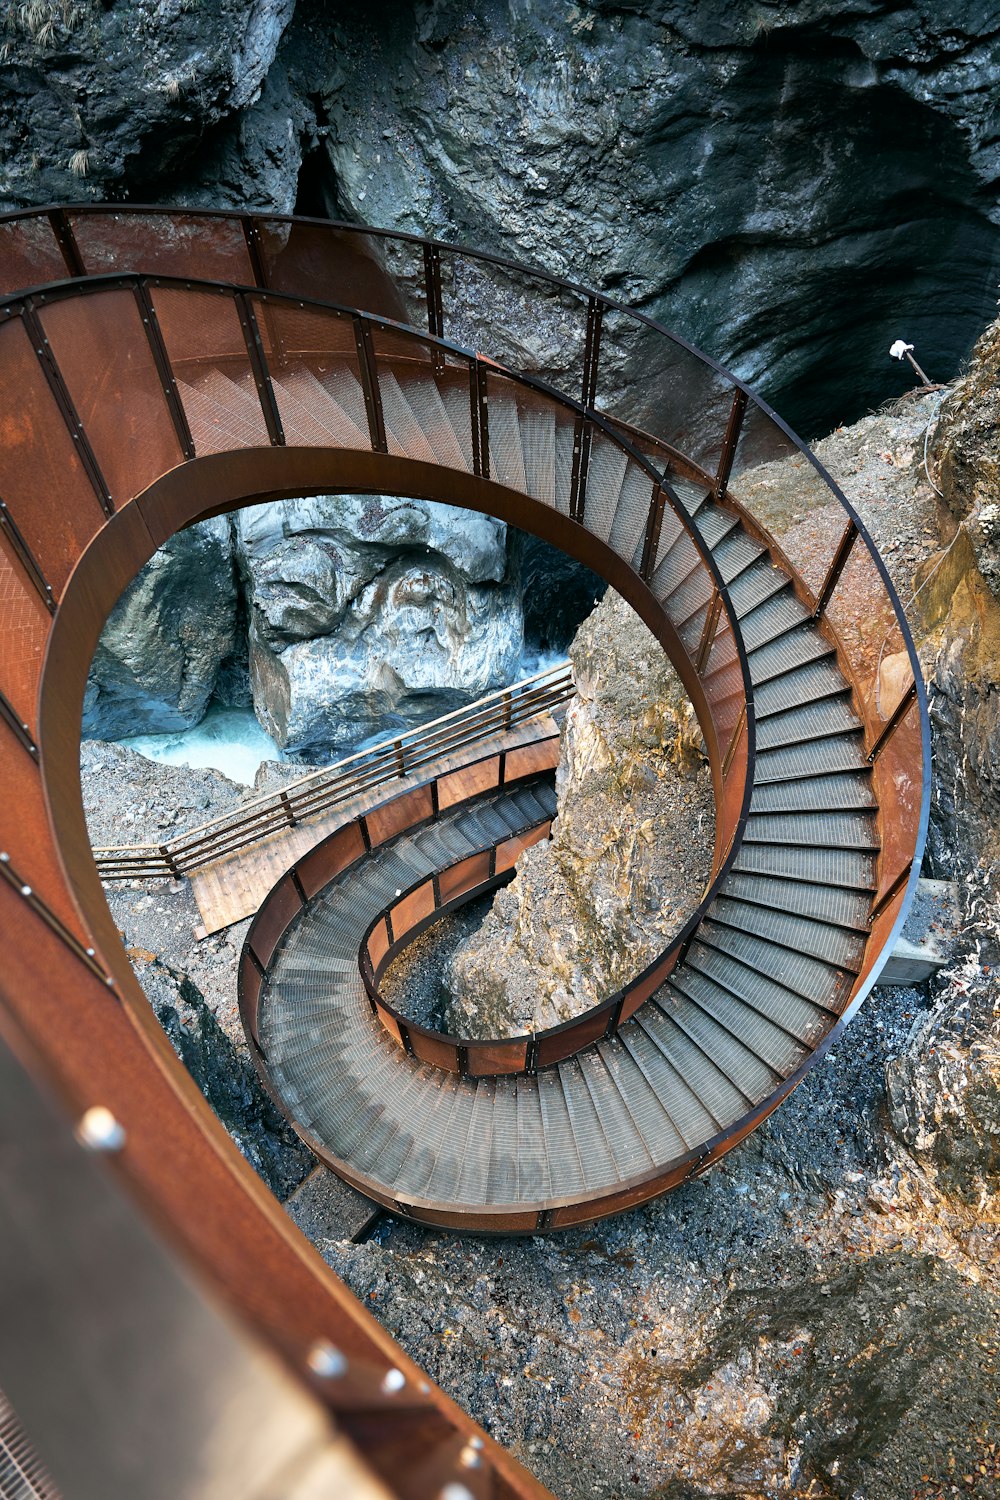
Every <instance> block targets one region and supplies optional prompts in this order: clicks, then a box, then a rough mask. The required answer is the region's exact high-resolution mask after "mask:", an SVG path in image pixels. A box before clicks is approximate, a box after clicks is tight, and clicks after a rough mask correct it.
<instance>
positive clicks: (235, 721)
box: [121, 708, 284, 786]
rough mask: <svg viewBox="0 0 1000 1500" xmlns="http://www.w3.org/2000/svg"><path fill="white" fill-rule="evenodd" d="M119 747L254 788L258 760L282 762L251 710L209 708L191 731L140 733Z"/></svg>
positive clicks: (280, 756)
mask: <svg viewBox="0 0 1000 1500" xmlns="http://www.w3.org/2000/svg"><path fill="white" fill-rule="evenodd" d="M121 744H123V745H127V746H128V748H129V749H130V750H136V751H138V753H139V754H140V755H146V756H148V757H149V759H150V760H159V761H164V762H166V764H167V765H171V766H192V767H195V768H198V769H206V768H207V769H210V770H214V771H221V772H222V773H223V775H224V776H228V777H229V779H230V780H231V781H238V782H240V783H241V784H242V785H244V786H253V783H254V778H255V776H256V775H257V770H258V767H259V766H260V763H261V761H264V760H283V759H284V756H283V755H282V752H281V751H280V750H279V749H278V746H277V745H276V744H275V743H274V741H273V740H272V739H271V737H270V735H268V734H266V733H265V731H264V730H263V729H261V727H260V725H259V724H258V723H257V720H256V718H255V717H254V713H253V709H250V708H210V709H209V710H208V713H207V714H206V715H205V717H204V718H203V719H202V721H201V723H200V724H196V725H195V727H194V728H193V729H180V730H175V731H174V732H173V733H170V734H139V735H135V736H133V737H132V738H129V739H124V740H122V741H121Z"/></svg>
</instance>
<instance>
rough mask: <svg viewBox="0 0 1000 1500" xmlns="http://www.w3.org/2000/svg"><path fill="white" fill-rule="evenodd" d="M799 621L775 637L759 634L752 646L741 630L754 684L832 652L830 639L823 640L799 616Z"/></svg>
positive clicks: (755, 685) (830, 654) (829, 654)
mask: <svg viewBox="0 0 1000 1500" xmlns="http://www.w3.org/2000/svg"><path fill="white" fill-rule="evenodd" d="M803 613H804V611H803ZM798 623H799V625H800V627H801V628H800V629H796V630H792V631H790V632H789V633H787V634H781V635H780V636H775V637H774V638H767V637H765V636H762V637H761V639H760V640H759V641H757V642H755V643H754V645H753V646H751V645H750V643H749V641H747V639H746V635H745V633H744V637H743V639H744V642H745V643H746V645H747V651H748V654H749V657H750V676H751V679H752V680H753V684H754V687H755V688H756V687H757V686H759V685H760V684H762V683H765V682H770V681H771V680H772V678H775V677H780V676H781V675H782V674H783V673H785V672H791V671H794V670H795V669H796V668H797V667H802V666H805V665H806V664H807V663H808V662H813V661H819V660H820V659H821V658H822V657H828V656H833V655H835V653H834V650H833V647H832V646H831V645H830V643H829V641H826V640H824V639H823V637H822V636H821V635H820V633H819V631H818V630H816V629H815V627H814V626H813V625H812V624H811V623H809V622H808V621H806V620H801V619H800V621H799V622H798Z"/></svg>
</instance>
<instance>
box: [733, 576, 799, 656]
mask: <svg viewBox="0 0 1000 1500" xmlns="http://www.w3.org/2000/svg"><path fill="white" fill-rule="evenodd" d="M809 618H810V617H809V613H808V611H807V610H806V608H805V606H804V605H802V604H800V603H799V601H798V599H796V597H795V595H794V594H793V593H792V592H791V590H790V589H786V590H785V591H784V593H781V594H777V595H775V597H774V598H773V599H766V600H765V601H764V603H763V604H758V605H757V607H756V609H752V610H750V611H749V613H748V614H746V615H745V616H743V617H741V620H740V630H741V632H742V635H743V644H744V645H745V646H746V648H747V651H748V652H750V651H757V650H759V648H760V647H761V646H764V645H767V644H769V643H770V642H772V641H774V640H777V638H778V637H779V636H781V635H784V634H785V633H786V632H787V631H791V630H793V629H794V628H795V627H796V626H797V625H804V624H805V623H806V622H807V621H808V620H809Z"/></svg>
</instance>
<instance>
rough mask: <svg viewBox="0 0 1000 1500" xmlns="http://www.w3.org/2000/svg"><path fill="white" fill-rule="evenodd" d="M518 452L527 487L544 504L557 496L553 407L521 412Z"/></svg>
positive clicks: (550, 503)
mask: <svg viewBox="0 0 1000 1500" xmlns="http://www.w3.org/2000/svg"><path fill="white" fill-rule="evenodd" d="M521 452H522V455H523V459H524V478H525V484H526V487H527V491H528V494H529V495H532V496H533V497H534V498H535V499H536V500H540V501H541V502H542V504H543V505H549V506H552V505H555V499H556V417H555V411H554V410H553V409H552V407H547V406H540V407H534V406H532V407H528V408H527V409H526V410H524V411H522V412H521Z"/></svg>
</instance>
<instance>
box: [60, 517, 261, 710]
mask: <svg viewBox="0 0 1000 1500" xmlns="http://www.w3.org/2000/svg"><path fill="white" fill-rule="evenodd" d="M236 605H237V600H236V578H235V573H234V568H233V556H232V547H231V544H230V535H229V521H228V518H227V517H225V516H220V517H217V518H216V519H214V520H211V521H203V522H202V523H201V525H199V526H194V527H192V528H191V529H190V530H188V531H180V532H178V533H177V534H176V535H175V536H173V537H171V538H170V540H169V541H168V542H166V543H165V544H164V546H163V547H161V548H160V549H159V551H158V552H157V553H156V554H155V555H154V556H153V557H152V558H151V559H150V561H149V562H148V563H147V564H146V566H145V568H144V569H143V570H142V572H141V573H140V574H139V576H138V578H136V579H135V580H134V582H132V583H131V584H129V586H128V588H127V589H126V590H125V592H124V594H123V595H122V596H121V598H120V599H119V601H118V603H117V604H116V605H115V607H114V609H113V611H112V613H111V616H110V618H109V620H108V622H107V624H106V626H105V627H104V630H103V631H102V633H101V639H100V641H99V643H98V647H97V650H96V652H95V654H94V660H93V662H92V664H91V668H90V676H89V679H88V682H87V694H86V699H85V702H84V710H83V732H84V734H85V735H94V736H102V737H104V738H107V739H113V738H115V737H117V736H119V735H122V736H125V735H132V734H141V733H142V732H143V731H144V730H152V731H154V732H160V731H167V730H172V729H188V728H190V727H191V726H192V725H194V724H197V723H199V722H200V720H201V719H202V718H203V717H204V714H205V710H206V708H207V707H208V704H209V701H210V700H211V698H212V695H213V693H214V692H215V690H216V687H217V684H218V681H219V673H220V671H221V670H222V667H223V664H224V662H225V661H226V660H227V658H229V657H230V656H231V655H232V654H233V652H234V651H235V649H236V645H237V635H236V631H237V614H236Z"/></svg>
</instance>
